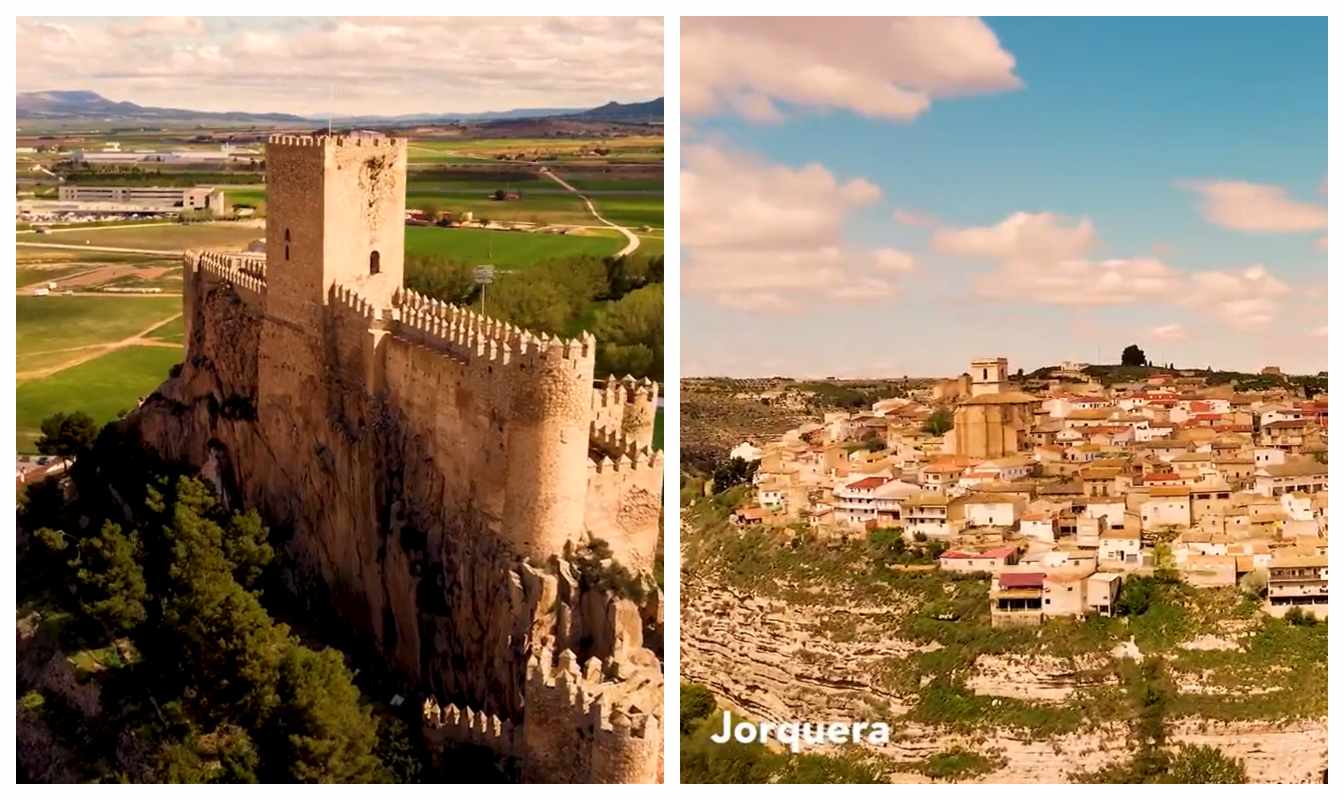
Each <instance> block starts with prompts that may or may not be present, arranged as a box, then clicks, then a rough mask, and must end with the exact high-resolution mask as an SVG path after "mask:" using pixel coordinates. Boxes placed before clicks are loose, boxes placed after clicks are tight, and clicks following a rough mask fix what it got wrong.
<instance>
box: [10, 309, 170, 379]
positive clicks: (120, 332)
mask: <svg viewBox="0 0 1344 800" xmlns="http://www.w3.org/2000/svg"><path fill="white" fill-rule="evenodd" d="M14 311H15V318H16V325H15V333H16V335H15V351H16V354H17V368H18V370H19V371H20V372H26V371H29V370H34V369H41V368H42V367H44V366H48V365H51V364H57V363H60V362H61V361H63V360H65V359H68V358H70V356H71V354H70V353H69V352H64V353H53V352H51V351H55V350H70V349H72V348H81V347H92V346H95V345H100V344H107V343H109V342H116V341H120V340H122V339H126V338H129V337H131V336H134V335H135V334H137V333H139V332H140V331H143V330H145V329H146V328H148V327H150V326H151V325H153V324H154V323H155V322H156V321H159V320H166V319H168V318H169V317H171V316H172V315H174V314H178V313H181V311H182V299H181V298H179V297H27V296H21V297H15V298H14Z"/></svg>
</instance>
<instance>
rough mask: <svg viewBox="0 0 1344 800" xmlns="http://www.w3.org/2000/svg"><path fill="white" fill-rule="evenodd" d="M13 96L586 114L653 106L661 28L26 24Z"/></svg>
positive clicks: (372, 110)
mask: <svg viewBox="0 0 1344 800" xmlns="http://www.w3.org/2000/svg"><path fill="white" fill-rule="evenodd" d="M17 28H18V31H17V39H18V59H17V62H18V63H17V71H18V90H19V91H43V90H52V89H87V90H92V91H95V92H98V93H99V94H102V95H103V96H105V97H107V98H109V99H111V100H129V101H131V102H135V103H139V104H141V105H157V106H169V107H177V108H190V109H195V110H201V111H233V110H240V111H251V112H263V111H269V112H284V113H294V114H317V113H323V112H327V111H335V112H336V113H338V114H356V113H358V114H413V113H431V112H462V113H470V112H479V111H501V110H507V109H512V108H538V107H564V108H583V107H592V106H597V105H601V104H603V103H605V102H607V101H609V100H616V101H619V102H634V101H643V100H651V99H653V98H655V97H660V96H662V94H663V23H662V20H661V19H660V18H657V17H651V18H572V17H554V18H451V17H431V18H406V17H398V18H381V19H380V18H372V17H360V18H322V17H304V18H250V19H249V18H228V17H139V18H68V17H66V18H51V19H44V18H32V17H20V18H18V20H17Z"/></svg>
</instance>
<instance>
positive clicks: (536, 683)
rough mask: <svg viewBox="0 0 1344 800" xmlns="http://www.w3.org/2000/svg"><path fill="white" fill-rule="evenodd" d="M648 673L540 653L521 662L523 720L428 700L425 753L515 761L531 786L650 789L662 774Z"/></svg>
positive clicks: (656, 690)
mask: <svg viewBox="0 0 1344 800" xmlns="http://www.w3.org/2000/svg"><path fill="white" fill-rule="evenodd" d="M654 664H655V666H640V665H639V664H637V663H635V662H634V661H632V660H630V659H626V658H608V659H597V658H590V659H588V660H587V661H586V662H585V663H584V665H583V667H582V669H580V666H579V659H578V657H577V656H575V655H574V653H573V651H571V650H564V651H562V652H561V653H560V655H559V658H558V659H557V658H554V653H553V651H552V650H551V649H550V648H549V647H546V648H542V649H540V650H539V651H537V652H536V653H535V654H534V655H533V657H532V658H531V659H530V660H529V661H528V665H527V686H526V702H525V707H526V709H527V712H526V714H525V715H524V717H523V719H522V720H521V721H520V722H518V723H514V722H512V721H510V720H501V719H500V718H499V717H497V716H495V715H493V714H491V715H487V714H483V713H480V712H477V711H475V710H473V709H470V708H467V709H459V708H458V707H457V706H456V705H453V704H451V703H450V704H448V705H447V706H444V707H440V706H439V704H438V702H437V701H435V700H434V699H433V698H432V697H431V698H427V699H426V700H425V702H424V709H423V727H424V734H425V740H426V742H427V744H428V745H429V746H430V749H431V751H432V752H435V753H436V754H437V753H441V752H443V751H444V750H450V749H451V748H453V747H455V746H463V745H470V746H478V747H485V748H488V749H490V750H491V751H493V752H495V753H496V754H497V755H498V756H500V757H504V758H513V759H518V760H519V762H520V763H521V764H522V770H523V774H522V775H521V776H520V777H522V779H523V780H525V781H528V782H534V783H653V782H656V781H659V780H661V778H662V772H663V759H662V753H663V747H662V741H663V727H662V715H661V713H660V709H661V700H660V696H661V693H662V687H663V680H662V675H661V674H660V673H659V672H658V670H657V669H656V662H654Z"/></svg>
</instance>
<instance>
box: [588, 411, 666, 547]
mask: <svg viewBox="0 0 1344 800" xmlns="http://www.w3.org/2000/svg"><path fill="white" fill-rule="evenodd" d="M597 425H598V424H597V422H593V424H592V426H591V427H590V430H589V444H590V447H589V458H588V492H587V498H586V500H585V504H584V527H585V528H586V529H587V530H588V535H589V537H590V538H591V539H601V540H602V541H604V542H606V543H607V545H608V546H609V547H610V548H611V551H612V555H613V557H614V558H615V559H616V560H617V561H620V562H621V563H623V564H627V565H629V566H631V567H634V568H635V569H641V570H651V569H653V566H654V564H653V558H654V556H655V555H656V553H657V550H658V532H659V522H660V521H661V519H662V485H663V483H662V482H663V453H662V451H661V450H653V449H651V448H649V447H641V446H640V445H639V444H638V443H637V442H636V441H634V440H631V439H629V438H627V437H626V436H625V435H624V434H621V433H620V432H618V431H613V430H608V429H603V428H599V427H597Z"/></svg>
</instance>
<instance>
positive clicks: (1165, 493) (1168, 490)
mask: <svg viewBox="0 0 1344 800" xmlns="http://www.w3.org/2000/svg"><path fill="white" fill-rule="evenodd" d="M1189 494H1190V487H1188V486H1154V487H1153V488H1152V489H1149V490H1148V495H1149V496H1150V497H1186V496H1188V495H1189Z"/></svg>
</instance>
